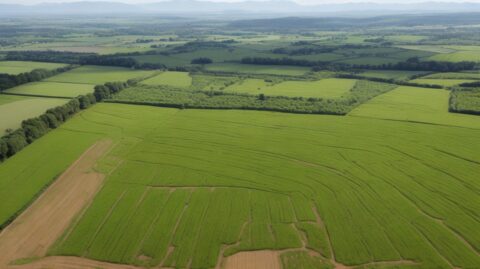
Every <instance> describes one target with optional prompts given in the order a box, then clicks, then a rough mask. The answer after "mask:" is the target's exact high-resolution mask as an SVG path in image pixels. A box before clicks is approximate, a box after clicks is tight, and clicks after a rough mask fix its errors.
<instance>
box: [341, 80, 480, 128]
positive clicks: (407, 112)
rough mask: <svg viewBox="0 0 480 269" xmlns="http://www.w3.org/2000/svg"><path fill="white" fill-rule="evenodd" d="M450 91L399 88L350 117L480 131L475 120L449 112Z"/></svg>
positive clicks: (377, 98)
mask: <svg viewBox="0 0 480 269" xmlns="http://www.w3.org/2000/svg"><path fill="white" fill-rule="evenodd" d="M449 97H450V91H447V90H443V89H428V88H419V87H403V86H402V87H398V88H396V89H395V90H393V91H390V92H387V93H385V94H382V95H379V96H377V97H375V98H373V99H371V100H370V101H368V102H367V103H365V104H363V105H361V106H359V107H358V108H356V109H354V110H353V111H352V112H350V114H349V115H351V116H358V117H367V118H377V119H388V120H401V121H412V122H422V123H430V124H438V125H448V126H459V127H467V128H476V129H480V120H479V118H478V117H472V116H469V115H461V114H454V113H449V112H448V99H449Z"/></svg>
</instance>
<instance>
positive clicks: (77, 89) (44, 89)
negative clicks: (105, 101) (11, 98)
mask: <svg viewBox="0 0 480 269" xmlns="http://www.w3.org/2000/svg"><path fill="white" fill-rule="evenodd" d="M93 87H94V85H91V84H76V83H63V82H34V83H29V84H24V85H21V86H17V87H15V88H11V89H8V90H6V91H5V92H7V93H12V94H22V95H35V96H38V95H40V96H56V97H67V98H68V97H75V96H79V95H84V94H87V93H92V92H93Z"/></svg>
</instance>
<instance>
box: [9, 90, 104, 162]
mask: <svg viewBox="0 0 480 269" xmlns="http://www.w3.org/2000/svg"><path fill="white" fill-rule="evenodd" d="M96 102H97V100H96V98H95V96H94V95H93V94H91V93H90V94H87V95H81V96H78V97H76V98H73V99H72V100H70V101H69V102H68V103H66V104H64V105H61V106H57V107H55V108H51V109H49V110H47V111H46V112H45V113H44V114H42V115H40V116H38V117H35V118H31V119H27V120H24V121H23V122H22V125H21V127H20V128H18V129H17V130H15V131H10V132H8V133H7V134H6V135H4V136H3V137H1V138H0V161H4V160H5V159H7V158H9V157H11V156H13V155H15V154H16V153H17V152H19V151H20V150H22V149H23V148H24V147H26V146H27V145H29V144H31V143H33V141H35V140H37V139H38V138H40V137H42V136H43V135H45V134H46V133H48V132H49V131H50V130H52V129H56V128H57V127H58V126H60V125H61V124H62V123H64V122H65V121H67V120H68V119H70V118H71V117H72V116H73V115H75V114H76V113H77V112H78V111H80V110H83V109H86V108H88V107H90V106H91V105H92V104H95V103H96Z"/></svg>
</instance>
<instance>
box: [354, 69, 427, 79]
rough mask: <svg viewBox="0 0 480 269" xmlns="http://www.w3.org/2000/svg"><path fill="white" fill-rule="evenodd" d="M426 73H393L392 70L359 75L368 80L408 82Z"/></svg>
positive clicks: (371, 71) (365, 72)
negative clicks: (381, 79)
mask: <svg viewBox="0 0 480 269" xmlns="http://www.w3.org/2000/svg"><path fill="white" fill-rule="evenodd" d="M424 73H426V72H421V71H397V70H394V71H391V70H368V71H364V72H361V73H358V75H359V76H363V77H368V78H384V79H398V80H408V79H409V78H410V77H411V76H415V75H421V74H424Z"/></svg>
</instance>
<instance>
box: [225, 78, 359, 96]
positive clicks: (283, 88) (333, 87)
mask: <svg viewBox="0 0 480 269" xmlns="http://www.w3.org/2000/svg"><path fill="white" fill-rule="evenodd" d="M355 83H356V80H353V79H336V78H331V79H322V80H318V81H285V82H281V83H278V84H273V85H271V83H268V82H265V81H264V80H260V79H247V80H244V81H241V82H239V83H237V84H234V85H232V86H229V87H227V88H226V89H225V91H228V92H238V93H248V94H262V93H263V94H265V95H271V96H288V97H307V98H308V97H316V98H339V97H341V96H342V95H344V94H346V93H348V92H349V91H350V89H352V88H353V86H355Z"/></svg>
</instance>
